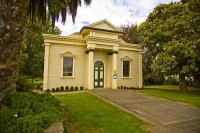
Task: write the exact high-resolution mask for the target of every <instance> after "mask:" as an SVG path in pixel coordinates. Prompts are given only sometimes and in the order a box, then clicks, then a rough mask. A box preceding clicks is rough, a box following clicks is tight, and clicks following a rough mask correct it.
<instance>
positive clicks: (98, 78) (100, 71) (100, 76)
mask: <svg viewBox="0 0 200 133" xmlns="http://www.w3.org/2000/svg"><path fill="white" fill-rule="evenodd" d="M103 87H104V64H103V62H102V61H96V62H95V64H94V88H103Z"/></svg>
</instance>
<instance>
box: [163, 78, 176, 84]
mask: <svg viewBox="0 0 200 133" xmlns="http://www.w3.org/2000/svg"><path fill="white" fill-rule="evenodd" d="M165 84H167V85H178V84H179V81H178V78H177V77H169V78H168V79H167V80H166V81H165Z"/></svg>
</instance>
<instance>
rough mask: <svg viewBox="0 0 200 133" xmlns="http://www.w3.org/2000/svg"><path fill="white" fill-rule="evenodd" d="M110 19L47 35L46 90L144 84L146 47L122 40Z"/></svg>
mask: <svg viewBox="0 0 200 133" xmlns="http://www.w3.org/2000/svg"><path fill="white" fill-rule="evenodd" d="M122 35H123V33H122V32H120V31H119V30H118V29H117V28H116V27H115V26H113V25H112V24H111V23H110V22H108V21H107V20H105V19H104V20H101V21H98V22H96V23H93V24H90V25H87V26H83V28H82V29H81V30H80V32H76V33H73V34H71V35H69V36H59V35H50V34H44V35H43V38H44V43H45V60H44V79H43V90H46V89H48V88H49V89H52V88H56V87H60V86H69V87H70V86H74V87H75V86H77V87H81V86H82V87H84V88H85V89H95V88H110V89H117V87H121V86H126V87H140V88H141V87H142V86H143V84H142V83H143V81H142V52H143V50H142V47H141V46H140V45H138V44H130V43H126V42H124V41H123V40H122V39H120V36H122Z"/></svg>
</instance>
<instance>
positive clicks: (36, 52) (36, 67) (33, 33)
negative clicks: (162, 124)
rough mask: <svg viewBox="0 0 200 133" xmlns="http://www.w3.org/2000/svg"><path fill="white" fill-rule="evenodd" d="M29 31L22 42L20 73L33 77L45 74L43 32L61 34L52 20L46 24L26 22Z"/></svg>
mask: <svg viewBox="0 0 200 133" xmlns="http://www.w3.org/2000/svg"><path fill="white" fill-rule="evenodd" d="M26 28H27V29H28V32H27V34H26V36H25V38H24V40H23V42H22V52H21V54H20V58H19V59H20V60H19V74H20V75H26V76H30V77H31V79H32V82H33V79H34V78H36V77H42V76H43V68H44V67H43V64H44V47H43V44H44V41H43V38H42V33H46V34H57V35H59V34H61V31H60V29H59V28H58V27H55V28H53V29H52V27H51V22H50V21H48V22H47V23H46V25H45V26H42V25H40V24H39V23H38V22H37V23H35V24H32V23H31V22H28V23H27V24H26Z"/></svg>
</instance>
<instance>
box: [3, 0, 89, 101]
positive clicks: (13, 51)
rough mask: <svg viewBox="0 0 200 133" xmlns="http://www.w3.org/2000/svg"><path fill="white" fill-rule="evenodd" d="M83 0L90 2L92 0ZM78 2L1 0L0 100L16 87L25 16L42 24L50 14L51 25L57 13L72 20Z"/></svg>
mask: <svg viewBox="0 0 200 133" xmlns="http://www.w3.org/2000/svg"><path fill="white" fill-rule="evenodd" d="M84 3H85V4H86V5H89V4H90V3H91V0H84ZM80 5H81V0H0V9H1V10H0V102H1V101H2V99H4V97H6V96H7V95H8V94H12V93H14V92H15V91H16V81H17V75H18V69H17V68H18V59H19V55H20V50H21V42H22V40H23V38H24V36H25V34H26V28H25V24H26V22H27V21H28V19H29V18H30V19H31V21H32V22H35V20H36V18H38V19H39V21H40V22H41V23H42V24H43V25H44V24H45V23H46V18H47V16H50V18H51V19H52V26H54V24H55V21H56V20H58V18H59V17H60V16H61V18H62V20H61V21H62V23H63V24H64V23H65V21H66V17H67V15H70V16H71V17H72V21H73V22H75V18H76V13H77V8H78V6H80ZM47 7H48V8H47ZM46 10H48V15H46ZM27 12H28V14H27Z"/></svg>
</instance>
